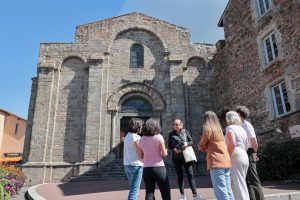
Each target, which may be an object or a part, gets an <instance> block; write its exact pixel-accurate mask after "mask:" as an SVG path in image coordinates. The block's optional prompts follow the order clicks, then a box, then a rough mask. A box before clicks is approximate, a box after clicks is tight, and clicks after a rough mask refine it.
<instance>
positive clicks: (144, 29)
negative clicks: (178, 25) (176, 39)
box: [112, 26, 168, 52]
mask: <svg viewBox="0 0 300 200" xmlns="http://www.w3.org/2000/svg"><path fill="white" fill-rule="evenodd" d="M129 31H144V32H146V33H150V34H151V35H153V36H154V37H155V38H156V39H157V40H158V41H160V43H161V44H162V48H163V51H165V52H167V51H168V45H167V43H166V42H165V40H164V39H163V37H161V36H160V35H159V33H154V31H152V30H150V29H149V28H148V27H147V28H146V27H136V26H133V27H130V28H127V29H123V30H120V31H117V32H115V33H114V34H113V35H112V38H114V39H113V40H117V39H118V37H119V36H120V35H122V34H124V33H126V32H129Z"/></svg>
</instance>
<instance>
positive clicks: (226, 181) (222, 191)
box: [210, 168, 234, 200]
mask: <svg viewBox="0 0 300 200" xmlns="http://www.w3.org/2000/svg"><path fill="white" fill-rule="evenodd" d="M210 177H211V182H212V184H213V187H214V193H215V196H216V198H217V199H218V200H233V199H234V197H233V193H232V190H231V183H230V169H225V168H215V169H211V170H210Z"/></svg>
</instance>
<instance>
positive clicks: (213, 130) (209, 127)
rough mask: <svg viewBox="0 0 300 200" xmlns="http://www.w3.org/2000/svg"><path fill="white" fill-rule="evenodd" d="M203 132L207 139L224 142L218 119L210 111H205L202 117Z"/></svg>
mask: <svg viewBox="0 0 300 200" xmlns="http://www.w3.org/2000/svg"><path fill="white" fill-rule="evenodd" d="M203 132H205V133H206V134H207V135H208V137H209V139H213V140H216V141H221V140H224V136H223V131H222V128H221V125H220V122H219V119H218V117H217V115H216V114H215V113H214V112H212V111H207V112H205V113H204V115H203Z"/></svg>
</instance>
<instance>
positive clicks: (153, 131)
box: [142, 118, 161, 136]
mask: <svg viewBox="0 0 300 200" xmlns="http://www.w3.org/2000/svg"><path fill="white" fill-rule="evenodd" d="M160 132H161V127H160V123H159V120H158V119H155V118H150V119H148V120H147V121H146V122H145V123H144V124H143V128H142V134H143V135H145V136H154V135H157V134H159V133H160Z"/></svg>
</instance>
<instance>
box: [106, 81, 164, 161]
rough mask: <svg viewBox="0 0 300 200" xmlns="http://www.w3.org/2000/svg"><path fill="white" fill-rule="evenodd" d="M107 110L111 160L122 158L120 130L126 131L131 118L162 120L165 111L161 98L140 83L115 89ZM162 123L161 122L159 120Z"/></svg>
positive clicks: (147, 86) (153, 90) (156, 92)
mask: <svg viewBox="0 0 300 200" xmlns="http://www.w3.org/2000/svg"><path fill="white" fill-rule="evenodd" d="M107 110H108V112H110V114H111V140H110V152H111V158H113V157H114V158H116V159H120V158H123V157H122V152H123V151H122V150H123V148H122V147H121V146H122V137H121V134H120V132H121V128H124V129H125V131H126V125H127V124H128V121H129V120H130V118H131V117H137V118H141V119H144V120H146V119H148V118H150V117H155V118H158V119H160V120H161V119H162V113H163V112H164V111H165V102H164V100H163V96H162V95H161V94H160V93H159V92H158V91H157V90H156V89H154V88H153V87H151V86H150V85H148V84H145V83H140V82H132V83H128V84H125V85H123V86H121V87H119V88H117V89H116V90H115V91H114V92H113V93H112V94H111V96H110V97H109V98H108V101H107ZM161 122H162V123H163V121H162V120H161Z"/></svg>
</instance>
